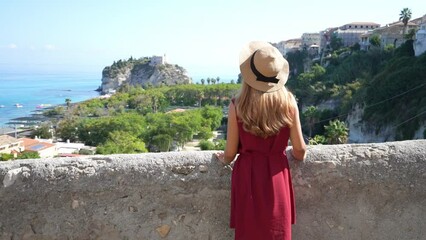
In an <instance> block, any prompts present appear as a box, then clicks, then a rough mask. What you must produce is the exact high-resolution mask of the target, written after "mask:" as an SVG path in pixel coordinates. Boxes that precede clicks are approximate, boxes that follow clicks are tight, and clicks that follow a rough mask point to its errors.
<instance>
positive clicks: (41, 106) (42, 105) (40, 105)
mask: <svg viewBox="0 0 426 240" xmlns="http://www.w3.org/2000/svg"><path fill="white" fill-rule="evenodd" d="M51 106H52V104H46V103H42V104H39V105H37V106H36V108H38V109H40V108H46V107H51Z"/></svg>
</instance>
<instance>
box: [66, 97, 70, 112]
mask: <svg viewBox="0 0 426 240" xmlns="http://www.w3.org/2000/svg"><path fill="white" fill-rule="evenodd" d="M65 103H66V104H67V109H69V108H70V106H71V99H69V98H67V99H65Z"/></svg>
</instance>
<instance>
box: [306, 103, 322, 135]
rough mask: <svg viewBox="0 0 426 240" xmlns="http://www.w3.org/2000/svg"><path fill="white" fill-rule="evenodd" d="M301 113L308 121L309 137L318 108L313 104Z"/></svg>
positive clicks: (316, 118)
mask: <svg viewBox="0 0 426 240" xmlns="http://www.w3.org/2000/svg"><path fill="white" fill-rule="evenodd" d="M303 115H305V118H306V121H307V123H308V128H309V137H312V130H313V129H314V126H315V123H316V122H317V121H318V118H319V112H318V109H317V108H316V107H315V106H309V107H308V108H307V109H306V111H305V112H304V113H303Z"/></svg>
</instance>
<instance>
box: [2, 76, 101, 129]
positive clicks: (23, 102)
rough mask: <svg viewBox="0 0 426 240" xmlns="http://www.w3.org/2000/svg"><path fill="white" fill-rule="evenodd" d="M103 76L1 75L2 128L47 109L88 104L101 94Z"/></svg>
mask: <svg viewBox="0 0 426 240" xmlns="http://www.w3.org/2000/svg"><path fill="white" fill-rule="evenodd" d="M100 85H101V74H92V73H84V74H83V73H78V74H77V73H72V74H3V73H0V127H2V126H5V125H6V124H7V122H9V121H10V120H11V119H13V118H17V117H28V116H30V115H31V114H32V113H33V112H34V111H36V110H40V109H42V107H43V106H54V105H59V104H65V99H67V98H69V99H71V102H72V103H75V102H80V101H84V100H87V99H90V98H94V97H96V96H98V95H99V93H98V92H96V91H95V90H96V89H97V88H98V87H99V86H100Z"/></svg>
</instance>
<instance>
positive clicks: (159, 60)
mask: <svg viewBox="0 0 426 240" xmlns="http://www.w3.org/2000/svg"><path fill="white" fill-rule="evenodd" d="M166 63H167V61H166V54H164V55H163V56H152V57H151V61H150V62H149V65H151V66H157V65H164V64H166Z"/></svg>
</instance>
